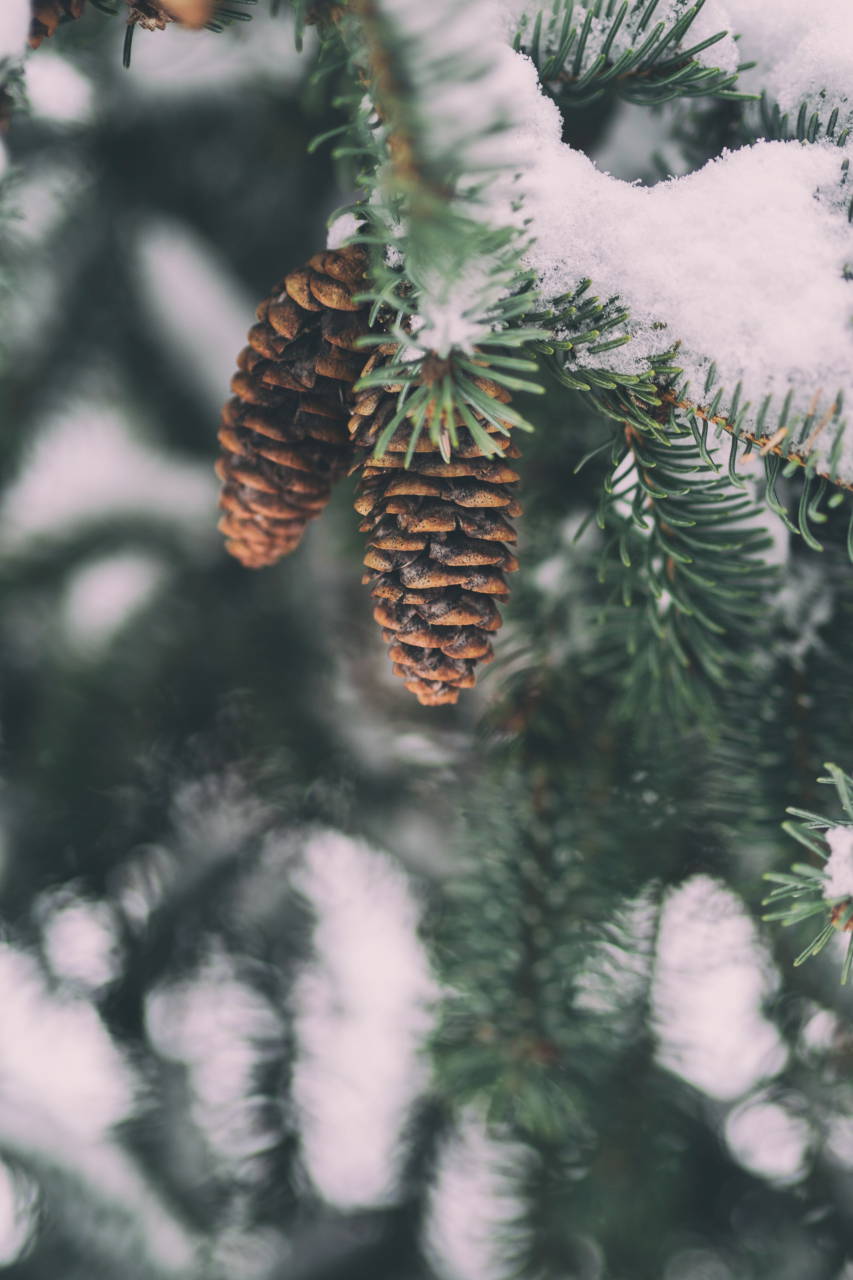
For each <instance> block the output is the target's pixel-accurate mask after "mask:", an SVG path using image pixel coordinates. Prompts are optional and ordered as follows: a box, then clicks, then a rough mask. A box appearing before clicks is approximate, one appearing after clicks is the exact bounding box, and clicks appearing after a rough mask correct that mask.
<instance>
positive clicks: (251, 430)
mask: <svg viewBox="0 0 853 1280" xmlns="http://www.w3.org/2000/svg"><path fill="white" fill-rule="evenodd" d="M366 264H367V258H366V254H365V253H364V250H363V249H361V248H359V247H358V246H349V247H346V248H343V249H337V250H328V251H327V252H324V253H317V254H315V255H314V257H313V258H311V259H310V260H309V262H308V264H307V266H305V267H303V268H301V269H300V270H297V271H291V272H290V274H289V275H287V276H285V277H284V279H283V280H282V281H281V282H280V284H278V285H276V287H275V289H274V290H273V292H272V293H271V294H270V296H269V297H268V298H266V299H265V300H264V301H263V302H262V303H261V305H260V306H259V307H258V311H257V315H258V323H257V324H256V325H254V326H253V328H252V329H251V330H250V331H249V346H248V347H245V348H244V350H243V351H242V352H241V353H240V356H239V359H238V362H237V363H238V366H239V368H238V372H237V373H236V374H235V375H234V377H233V378H232V380H231V389H232V391H233V392H234V397H233V399H231V400H229V401H228V403H227V404H226V405H225V408H224V409H223V411H222V424H221V427H220V431H219V440H220V443H221V444H222V449H223V452H222V456H221V457H220V459H219V462H218V463H217V473H218V475H219V477H220V479H221V480H222V482H223V488H222V496H221V498H220V506H221V507H222V508H223V509H224V512H225V514H224V515H223V517H222V519H221V520H220V522H219V527H220V529H221V530H222V532H223V533H224V534H225V537H226V543H225V545H226V547H227V549H228V550H229V551H230V552H231V554H232V555H233V556H236V557H237V559H238V560H240V561H241V562H242V563H243V564H244V565H246V566H247V568H251V569H260V568H262V567H264V566H265V565H270V564H274V563H275V562H276V560H278V559H280V558H281V556H284V555H287V554H288V553H289V552H290V551H293V550H294V548H295V547H296V546H297V545H298V543H299V541H300V539H301V538H302V535H303V533H304V531H305V526H306V524H307V523H308V521H309V520H311V519H313V518H314V517H315V516H317V515H319V514H320V512H321V511H322V510H323V508H324V507H325V505H326V503H327V502H328V500H329V497H330V495H331V488H332V484H333V483H334V481H335V480H337V479H338V477H339V476H341V475H343V474H344V473H345V472H346V470H347V467H348V464H349V460H350V455H351V447H350V443H349V437H348V433H347V418H348V415H349V412H350V408H351V401H352V390H351V388H352V384H353V383H354V382H355V380H356V378H357V377H358V376H359V373H360V371H361V368H362V366H363V365H364V361H365V357H364V354H363V353H357V346H356V344H357V342H358V339H359V338H360V337H361V336H362V335H363V334H365V333H366V332H367V309H366V308H365V307H362V306H361V305H360V304H359V303H357V302H354V301H353V294H355V293H358V292H359V290H360V289H361V288H362V286H363V282H364V272H365V267H366Z"/></svg>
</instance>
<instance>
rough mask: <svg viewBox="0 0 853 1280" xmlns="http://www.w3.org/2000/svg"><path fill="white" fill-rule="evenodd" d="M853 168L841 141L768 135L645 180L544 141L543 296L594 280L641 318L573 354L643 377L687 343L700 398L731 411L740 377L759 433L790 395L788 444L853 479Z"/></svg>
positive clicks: (537, 171) (533, 192)
mask: <svg viewBox="0 0 853 1280" xmlns="http://www.w3.org/2000/svg"><path fill="white" fill-rule="evenodd" d="M848 167H849V150H845V149H843V148H839V147H837V146H834V145H832V144H831V143H820V144H813V145H802V144H800V143H798V142H784V143H783V142H761V143H758V144H756V145H755V146H753V147H749V148H744V149H742V150H741V151H738V152H736V153H731V154H724V155H723V156H722V157H720V158H719V159H718V160H715V161H713V162H711V163H709V164H708V165H706V166H705V167H704V168H703V169H701V170H699V171H698V172H696V173H693V174H690V175H688V176H686V177H684V178H678V179H674V180H671V181H669V182H664V183H660V184H658V185H657V186H656V187H654V188H651V189H648V188H640V187H634V186H630V185H628V184H627V183H625V182H622V181H619V180H617V179H614V178H611V177H610V176H609V175H608V174H605V173H602V172H600V171H599V170H598V169H597V168H596V167H595V165H594V164H593V163H592V162H591V161H590V160H588V159H587V158H586V157H585V156H583V155H582V154H580V153H579V152H576V151H573V150H571V149H570V148H569V147H567V146H565V145H564V144H562V143H561V141H560V139H559V136H558V135H557V134H556V133H554V134H552V135H551V136H550V137H549V136H540V138H539V139H538V149H537V155H536V159H535V163H533V164H532V165H531V166H530V168H529V169H528V171H527V173H526V174H525V176H524V180H523V186H524V192H525V205H524V208H525V212H526V214H527V216H528V218H529V219H530V222H529V230H530V232H531V233H532V235H533V237H534V241H535V242H534V244H533V246H532V247H531V249H530V250H529V251H528V254H527V259H526V260H527V262H528V264H529V265H530V266H531V267H532V268H533V270H534V271H535V272H536V276H537V278H538V280H539V282H540V287H541V290H542V293H543V296H544V298H545V299H546V300H548V301H550V302H556V300H557V299H559V298H560V297H561V296H563V295H565V294H567V293H570V292H571V291H573V290H574V289H575V288H576V287H577V285H578V283H579V282H580V281H581V280H583V279H586V278H589V279H591V281H592V289H593V291H594V292H595V293H596V294H598V295H600V296H601V297H602V298H605V299H607V298H610V297H611V296H614V295H615V296H618V298H619V300H620V303H622V304H624V306H625V308H626V309H627V312H628V316H627V317H626V318H625V319H624V321H623V323H622V325H621V326H620V327H619V328H617V329H616V330H615V332H614V333H612V334H611V335H610V336H611V338H614V337H615V338H617V339H618V338H619V337H622V338H629V339H630V341H627V342H624V344H623V345H617V346H613V347H611V349H610V350H608V351H603V350H601V349H599V350H596V349H595V347H593V348H592V349H584V348H581V347H575V348H573V349H572V350H570V351H569V353H568V360H569V363H570V364H575V365H576V366H577V367H579V368H580V369H582V368H583V366H584V365H587V366H594V367H598V368H601V367H604V368H606V369H608V370H610V371H612V372H614V373H617V374H624V375H629V376H630V375H636V374H637V373H639V372H641V371H642V369H643V367H644V366H647V365H648V362H649V360H650V359H653V358H654V357H659V356H661V355H662V354H663V353H665V352H667V351H669V350H670V349H672V347H673V346H675V345H676V344H677V347H678V349H677V353H676V356H675V363H676V364H677V365H678V366H679V367H680V368H681V369H682V370H683V381H684V383H685V384H686V390H685V391H683V394H686V395H687V396H689V398H690V399H691V400H692V401H693V402H694V403H699V404H701V403H703V402H706V400H707V397H706V393H705V388H706V386H708V387H710V386H711V385H713V384H714V383H716V384H717V385H719V386H721V387H723V388H724V389H725V392H724V395H723V398H722V399H721V400H720V401H719V403H718V406H717V407H718V408H719V411H720V412H721V413H723V414H725V413H726V412H727V410H729V409H730V408H731V406H732V403H733V401H734V398H735V393H736V389H737V387H738V384H741V388H742V390H741V393H740V395H739V396H738V398H739V399H740V401H741V404H742V405H743V404H744V400H745V401H748V402H750V403H749V408H748V409H746V406H744V407H743V408H741V410H740V414H741V417H742V421H743V423H744V425H745V426H747V427H748V426H749V424H750V422H751V423H752V424H753V425H755V424H756V423H758V421H759V417H760V416H761V414H762V408H763V413H764V418H766V417H767V408H766V404H765V402H766V399H767V397H772V401H773V403H774V404H775V415H776V416H778V414H779V413H780V412H781V410H782V407H783V405H784V404H785V402H786V399H788V403H789V412H788V414H787V415H786V416H787V421H788V432H787V434H788V439H789V441H790V442H791V447H792V448H793V447H795V445H796V447H798V448H800V450H801V451H804V452H806V453H807V454H808V455H809V456H810V457H811V458H812V459H813V461H814V462H815V463H816V464H817V465H818V466H820V467H821V468H822V469H829V470H832V469H833V468H835V474H836V475H837V476H838V477H839V478H840V479H843V480H845V481H847V482H850V481H853V438H851V439H849V440H847V441H846V442H845V443H840V442H839V432H840V429H841V419H840V417H839V413H840V408H841V405H842V402H843V400H846V401H847V402H848V403H849V402H850V398H851V396H853V329H851V319H853V292H851V283H850V280H849V274H850V264H851V263H852V262H853V226H851V223H850V220H849V217H848V212H849V202H850V197H851V188H850V183H849V178H848ZM557 336H558V337H563V338H565V339H567V340H568V341H571V337H572V335H571V333H569V332H566V333H558V334H557ZM733 416H734V415H733ZM762 421H763V419H762ZM798 427H801V428H803V429H804V430H805V435H803V433H802V431H801V432H800V433H799V436H798V433H797V428H798Z"/></svg>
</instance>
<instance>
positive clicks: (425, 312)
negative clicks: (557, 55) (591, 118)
mask: <svg viewBox="0 0 853 1280" xmlns="http://www.w3.org/2000/svg"><path fill="white" fill-rule="evenodd" d="M355 12H356V14H357V16H358V17H359V18H360V29H361V37H362V48H361V52H360V57H361V59H362V61H363V63H364V64H365V70H366V74H367V76H368V78H369V79H370V81H371V86H372V94H373V97H374V101H375V105H376V111H377V117H376V122H375V127H374V136H375V137H376V138H377V139H378V140H379V142H380V148H379V160H380V164H379V169H378V174H377V183H376V187H375V189H374V190H373V191H372V193H371V198H370V202H369V206H368V207H367V209H366V210H365V211H364V212H365V216H367V217H368V219H369V220H370V222H371V223H372V224H373V227H374V230H375V231H376V232H378V233H380V234H381V235H382V237H383V238H384V239H385V240H386V241H389V242H390V260H391V266H392V267H397V266H399V265H402V268H403V275H404V278H405V286H404V287H403V288H401V289H398V291H397V295H396V297H395V299H394V301H395V303H399V304H400V307H401V310H403V311H407V312H408V313H409V314H410V315H411V316H412V317H413V319H412V321H411V323H410V326H409V328H408V331H407V334H406V338H407V340H408V341H409V343H410V345H411V347H412V353H413V355H417V354H418V353H421V354H423V353H426V352H428V351H432V352H435V353H436V354H438V355H439V356H442V357H443V356H446V355H448V354H449V353H450V352H451V351H452V350H454V349H461V350H465V351H469V352H470V351H472V350H473V349H474V348H475V347H476V346H478V344H479V343H481V342H482V341H483V340H485V339H487V338H488V337H490V336H491V335H492V334H493V333H494V332H495V331H496V330H497V329H500V328H501V327H502V325H503V324H504V323H505V305H504V304H505V299H506V298H507V297H508V295H509V294H511V293H513V292H514V291H515V290H516V289H517V288H518V285H519V281H518V274H519V270H520V250H521V245H522V236H521V227H520V224H519V218H518V217H517V216H516V215H515V205H516V204H517V203H518V191H517V190H516V188H515V176H516V174H517V173H518V172H519V171H520V170H523V168H524V167H525V164H526V152H525V143H526V134H525V130H524V128H523V127H522V126H523V119H524V114H525V113H528V114H529V112H530V111H531V109H532V110H534V111H536V110H539V111H545V112H546V113H548V114H550V115H552V116H553V118H554V119H556V117H557V112H556V108H554V107H553V105H552V104H550V103H547V102H546V101H545V100H544V99H543V98H541V96H540V94H539V89H538V83H537V78H536V70H535V67H534V66H533V65H532V64H531V63H530V62H529V60H527V59H522V58H520V57H518V56H517V55H516V54H514V53H513V51H512V50H511V49H510V48H509V47H508V45H507V44H506V43H505V42H504V41H503V40H502V39H501V32H500V24H499V23H498V21H497V19H496V13H495V10H494V7H493V5H492V4H490V3H488V2H487V0H477V2H476V3H473V4H467V5H464V6H459V5H457V4H455V3H453V0H437V3H434V4H431V5H429V6H424V5H422V4H420V3H416V2H414V0H360V2H359V3H358V4H357V5H356V6H355ZM521 103H523V104H525V110H524V112H522V111H521V110H520V109H519V104H521ZM498 183H500V184H501V186H502V194H501V196H500V197H496V196H495V188H496V185H497V184H498ZM386 283H387V282H386ZM406 286H407V287H408V291H407V287H406Z"/></svg>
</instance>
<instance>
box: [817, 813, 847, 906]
mask: <svg viewBox="0 0 853 1280" xmlns="http://www.w3.org/2000/svg"><path fill="white" fill-rule="evenodd" d="M823 835H824V839H825V840H826V843H827V844H828V845H829V848H830V855H829V858H828V860H827V863H826V866H825V867H824V869H823V872H824V875H825V876H826V881H825V882H824V886H823V896H824V897H825V898H827V899H829V900H831V899H833V898H847V897H850V896H851V895H853V827H829V828H828V829H827V830H826V831H824V833H823Z"/></svg>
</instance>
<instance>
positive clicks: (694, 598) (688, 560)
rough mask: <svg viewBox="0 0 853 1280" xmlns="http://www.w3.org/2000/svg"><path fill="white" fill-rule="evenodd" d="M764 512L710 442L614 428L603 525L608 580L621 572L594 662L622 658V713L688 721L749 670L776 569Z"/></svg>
mask: <svg viewBox="0 0 853 1280" xmlns="http://www.w3.org/2000/svg"><path fill="white" fill-rule="evenodd" d="M755 517H756V509H755V507H754V505H753V503H752V502H751V501H750V499H749V498H747V497H746V495H745V494H744V493H743V492H742V491H739V490H738V489H737V488H736V487H734V486H733V485H732V484H731V483H730V481H729V479H728V477H727V476H726V475H725V474H724V473H723V474H720V467H719V464H718V463H717V461H716V459H715V457H714V451H713V449H709V447H708V443H707V440H706V439H703V438H702V437H701V436H700V435H699V434H698V433H693V432H690V431H687V430H686V429H684V428H681V429H675V430H673V431H671V432H669V433H667V434H666V435H661V436H651V435H644V434H643V433H642V432H640V431H639V430H637V428H636V427H634V426H633V425H631V424H630V423H626V424H625V425H624V428H623V433H622V436H621V438H620V437H618V436H617V437H616V439H615V440H614V448H613V453H612V471H611V476H610V479H609V480H608V481H607V482H606V483H605V487H604V493H603V496H602V500H601V504H600V508H599V514H598V524H599V527H600V528H601V529H602V530H603V531H604V532H605V535H606V536H607V538H608V540H607V543H606V546H605V550H604V555H603V558H602V564H601V569H600V578H601V580H602V582H607V581H615V590H614V592H613V594H612V596H611V600H610V604H609V605H608V607H607V608H606V610H605V613H604V616H603V633H602V643H601V645H600V646H599V652H598V654H597V656H596V657H595V658H594V659H593V660H592V665H593V666H599V667H603V668H604V669H606V668H608V667H609V666H612V665H619V664H622V663H623V662H624V654H625V651H626V649H627V653H628V665H627V670H626V671H625V673H624V682H623V683H624V694H623V698H624V711H625V712H631V711H635V710H637V709H638V708H639V706H640V705H644V706H645V707H646V708H648V706H649V705H650V704H651V705H654V706H657V707H658V709H659V710H661V711H664V712H665V713H666V712H669V713H671V714H676V715H677V716H678V717H679V719H681V720H682V721H686V720H688V719H689V717H691V716H695V715H696V714H697V712H699V711H705V712H707V711H708V709H709V698H710V697H711V694H712V691H713V690H714V689H715V688H716V689H717V690H722V689H723V688H725V687H727V686H728V685H729V684H730V682H731V680H732V679H733V678H734V677H735V676H736V675H738V674H740V675H741V676H743V675H744V674H745V673H746V672H747V671H748V668H749V658H748V657H747V656H746V655H747V654H748V653H749V648H748V646H747V645H746V644H745V641H746V640H747V639H748V638H750V637H752V638H753V639H754V632H755V626H756V622H757V620H758V617H759V614H760V610H761V605H762V600H763V596H764V592H765V590H766V588H767V583H768V571H767V567H766V565H765V564H764V563H763V561H762V557H761V553H762V552H763V551H764V550H765V549H766V547H767V546H768V545H769V539H768V537H767V535H766V534H765V533H764V532H763V531H762V529H761V528H760V525H758V524H757V523H756V519H755Z"/></svg>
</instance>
